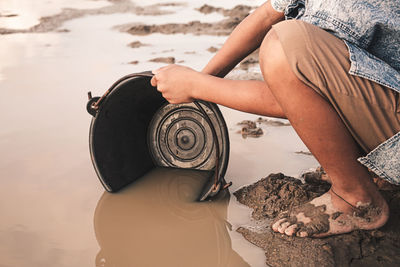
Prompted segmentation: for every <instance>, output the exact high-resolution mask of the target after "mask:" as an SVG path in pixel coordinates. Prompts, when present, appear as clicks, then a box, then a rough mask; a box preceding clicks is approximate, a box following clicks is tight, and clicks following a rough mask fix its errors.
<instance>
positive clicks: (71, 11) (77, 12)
mask: <svg viewBox="0 0 400 267" xmlns="http://www.w3.org/2000/svg"><path fill="white" fill-rule="evenodd" d="M108 2H110V3H111V5H109V6H105V7H100V8H94V9H75V8H64V9H63V10H62V11H61V12H60V13H58V14H55V15H51V16H46V17H42V18H40V20H39V23H38V24H36V25H34V26H32V27H30V28H27V29H9V28H0V34H13V33H42V32H51V31H56V30H57V29H58V28H59V27H60V26H61V25H62V24H63V23H64V22H66V21H69V20H72V19H76V18H81V17H84V16H89V15H108V14H115V13H133V14H136V15H153V16H157V15H164V14H170V13H172V12H171V11H165V10H162V9H161V7H163V6H170V5H177V6H178V5H183V4H180V3H166V4H155V5H149V6H138V5H136V4H134V3H132V2H131V1H130V0H108Z"/></svg>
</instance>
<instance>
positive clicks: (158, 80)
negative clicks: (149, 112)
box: [151, 2, 285, 118]
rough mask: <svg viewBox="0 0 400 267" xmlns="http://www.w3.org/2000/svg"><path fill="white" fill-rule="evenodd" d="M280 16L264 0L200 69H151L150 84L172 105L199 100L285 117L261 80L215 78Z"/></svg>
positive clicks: (257, 41)
mask: <svg viewBox="0 0 400 267" xmlns="http://www.w3.org/2000/svg"><path fill="white" fill-rule="evenodd" d="M282 19H283V13H281V12H277V11H275V10H274V9H273V8H272V6H271V4H270V3H269V2H267V3H265V4H264V5H262V6H261V7H259V8H257V9H256V10H255V11H254V12H253V13H252V14H251V15H249V16H248V17H247V18H246V19H245V20H243V21H242V22H241V23H240V24H239V25H238V26H237V27H236V29H235V30H234V31H233V32H232V34H231V35H230V37H229V38H228V40H227V41H226V43H225V44H224V45H223V47H222V48H221V49H220V51H219V52H218V53H217V54H216V55H215V56H214V57H213V58H212V59H211V61H210V62H209V63H208V64H207V66H206V67H205V68H204V70H203V71H202V72H197V71H194V70H192V69H190V68H187V67H183V66H179V65H169V66H165V67H162V68H160V69H158V70H155V71H153V73H154V74H155V76H154V77H153V78H152V80H151V84H152V85H153V86H157V90H158V91H160V92H161V93H162V95H163V97H164V98H166V99H167V100H168V101H169V102H170V103H172V104H178V103H185V102H191V101H193V100H194V99H201V100H205V101H210V102H214V103H217V104H221V105H224V106H227V107H230V108H233V109H237V110H241V111H244V112H249V113H255V114H260V115H266V116H272V117H280V118H285V115H284V114H283V112H282V110H281V108H280V106H279V104H277V102H276V100H275V98H274V96H273V95H272V93H271V91H270V90H269V89H268V88H267V85H266V83H265V82H263V81H233V80H227V79H222V78H219V77H223V76H225V75H226V74H227V73H228V72H229V71H230V70H231V69H232V68H234V67H235V65H236V64H237V63H238V62H240V61H241V60H242V59H243V58H244V57H245V56H247V55H248V54H249V53H251V52H252V51H254V50H255V49H256V48H257V47H259V46H260V44H261V42H262V41H263V39H264V37H265V35H266V34H267V32H268V31H269V30H270V29H271V26H272V25H273V24H274V23H276V22H278V21H280V20H282ZM215 76H218V77H215Z"/></svg>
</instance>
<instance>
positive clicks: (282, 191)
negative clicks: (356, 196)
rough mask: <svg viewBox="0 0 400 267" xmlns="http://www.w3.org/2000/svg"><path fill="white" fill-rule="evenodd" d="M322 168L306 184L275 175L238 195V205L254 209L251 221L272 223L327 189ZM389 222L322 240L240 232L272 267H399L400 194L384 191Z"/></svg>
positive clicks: (269, 232) (307, 176)
mask: <svg viewBox="0 0 400 267" xmlns="http://www.w3.org/2000/svg"><path fill="white" fill-rule="evenodd" d="M325 176H326V174H325V173H324V172H323V170H322V169H318V170H317V171H316V172H308V173H305V174H303V175H302V179H303V180H305V181H306V183H302V182H301V181H300V180H299V179H295V178H293V177H288V176H285V175H283V174H281V173H280V174H271V175H269V176H268V177H266V178H264V179H261V180H260V181H258V182H256V183H254V184H252V185H249V186H246V187H243V188H241V189H239V190H238V191H236V192H234V195H235V196H236V198H237V199H238V201H239V202H240V203H242V204H244V205H247V206H249V207H250V208H252V209H253V214H252V216H253V218H254V219H256V220H260V221H265V219H274V218H275V217H276V216H277V215H278V213H280V212H281V211H285V210H287V209H290V208H292V207H296V206H298V205H301V204H303V203H305V202H308V201H310V200H311V199H313V198H315V197H317V196H319V195H322V194H323V193H324V192H326V191H327V190H329V188H330V184H329V183H327V182H325V181H324V180H323V179H325V178H326V177H325ZM382 195H383V196H384V197H385V199H386V200H387V202H388V204H389V206H390V211H391V217H390V218H389V221H388V222H387V224H386V225H385V226H383V227H382V228H380V229H378V230H372V231H364V230H357V231H353V232H351V233H348V234H342V235H338V236H332V237H327V238H323V239H316V238H315V239H314V238H300V237H289V236H286V235H282V234H279V233H274V232H273V231H272V230H271V229H270V228H269V227H268V225H266V227H265V229H264V230H263V231H261V232H260V231H257V232H255V231H253V230H251V229H247V228H244V227H240V228H238V229H237V231H238V232H239V233H241V234H242V235H243V236H244V237H245V238H246V239H247V240H248V241H249V242H251V243H253V244H255V245H256V246H258V247H260V248H262V249H263V250H264V251H265V256H266V263H267V264H268V265H270V266H378V265H382V266H398V262H399V261H400V229H399V224H400V191H398V190H392V191H382Z"/></svg>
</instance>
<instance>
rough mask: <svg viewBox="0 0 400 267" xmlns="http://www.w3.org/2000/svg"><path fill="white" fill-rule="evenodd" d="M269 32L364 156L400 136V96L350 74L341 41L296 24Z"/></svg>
mask: <svg viewBox="0 0 400 267" xmlns="http://www.w3.org/2000/svg"><path fill="white" fill-rule="evenodd" d="M273 28H274V30H275V32H276V33H277V35H278V37H279V40H280V42H281V44H282V47H283V49H284V51H285V54H286V56H287V59H288V62H289V64H290V66H291V68H292V70H293V71H294V73H295V74H296V76H297V77H298V78H299V79H300V80H301V81H302V82H304V83H305V84H306V85H308V86H309V87H311V88H313V89H314V90H315V91H316V92H317V93H319V94H320V95H321V96H322V97H323V98H325V99H326V100H327V101H328V102H329V103H330V104H331V105H332V106H333V107H334V108H335V110H336V111H337V113H338V114H339V116H340V118H341V119H342V121H343V123H344V124H345V125H346V127H347V129H348V130H349V131H350V133H351V134H352V136H353V137H354V139H355V140H356V142H357V143H358V144H359V145H360V147H361V148H362V149H363V150H364V151H365V152H369V151H371V150H372V149H374V148H375V147H376V146H378V145H379V144H380V143H382V142H383V141H385V140H387V139H388V138H390V137H391V136H393V135H394V134H395V133H397V132H399V131H400V106H399V93H397V92H395V91H393V90H391V89H389V88H386V87H384V86H382V85H379V84H377V83H375V82H372V81H370V80H368V79H364V78H361V77H358V76H354V75H351V74H349V69H350V60H349V53H348V49H347V46H346V44H345V43H344V42H343V41H342V40H340V39H338V38H337V37H335V36H334V35H332V34H330V33H329V32H327V31H324V30H322V29H320V28H318V27H317V26H314V25H311V24H308V23H305V22H303V21H298V20H290V21H284V22H281V23H278V24H276V25H275V26H273Z"/></svg>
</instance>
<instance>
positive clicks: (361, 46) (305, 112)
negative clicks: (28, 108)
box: [151, 0, 400, 237]
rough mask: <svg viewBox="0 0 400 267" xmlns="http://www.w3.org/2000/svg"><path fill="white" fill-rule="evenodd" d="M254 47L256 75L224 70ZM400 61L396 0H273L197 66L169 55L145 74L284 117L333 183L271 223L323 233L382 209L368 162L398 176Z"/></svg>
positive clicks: (176, 88) (170, 87)
mask: <svg viewBox="0 0 400 267" xmlns="http://www.w3.org/2000/svg"><path fill="white" fill-rule="evenodd" d="M257 48H259V61H260V68H261V72H262V75H263V78H264V80H263V81H253V80H251V81H241V80H240V81H236V80H228V79H224V78H223V77H224V76H225V75H226V74H227V73H229V72H230V71H231V70H232V69H233V68H234V67H235V65H236V64H238V63H239V62H240V61H241V60H242V59H243V58H245V57H246V56H247V55H248V54H250V53H251V52H253V51H255V49H257ZM399 71H400V3H399V1H393V0H382V1H377V0H348V1H334V0H324V1H322V0H308V1H303V0H271V1H268V2H266V3H264V4H263V5H261V6H259V7H258V8H257V9H255V11H254V12H252V13H251V14H250V15H249V16H247V17H246V18H245V19H244V20H243V21H242V22H241V23H240V24H239V25H238V26H237V27H236V28H235V29H234V30H233V32H232V33H231V35H230V36H229V37H228V39H227V40H226V42H225V43H224V45H223V46H222V48H221V49H220V50H219V51H218V53H216V54H215V56H214V57H213V58H212V59H211V60H210V61H209V62H208V64H207V65H206V66H205V68H204V69H203V70H202V71H201V72H197V71H195V70H193V69H191V68H188V67H184V66H178V65H169V66H165V67H162V68H160V69H158V70H155V71H153V73H154V77H153V78H152V80H151V83H152V85H153V86H157V89H158V90H159V91H160V92H161V93H162V95H163V96H164V97H165V98H166V99H167V100H168V101H169V102H170V103H184V102H191V101H193V100H194V99H201V100H205V101H211V102H215V103H218V104H221V105H224V106H227V107H230V108H234V109H237V110H241V111H244V112H250V113H255V114H260V115H265V116H270V117H276V118H286V119H288V120H289V121H290V123H291V125H292V126H293V128H294V129H295V131H296V132H297V134H298V135H299V136H300V138H301V139H302V140H303V142H304V143H305V145H306V146H307V147H308V148H309V150H310V151H311V152H312V154H313V155H314V156H315V157H316V159H317V160H318V161H319V163H320V164H321V166H322V167H323V169H324V170H325V171H326V173H327V175H328V176H329V179H330V183H331V189H330V190H329V191H328V192H327V193H325V194H323V195H321V196H320V197H317V198H315V199H313V200H311V201H310V202H308V203H306V204H304V205H301V206H298V207H295V208H293V209H291V210H289V211H286V212H283V213H282V214H280V215H279V216H278V219H277V220H276V221H275V222H273V223H272V226H271V227H272V229H273V230H274V231H275V232H280V233H282V234H286V235H288V236H292V235H296V236H300V237H324V236H329V235H335V234H341V233H347V232H350V231H353V230H355V229H376V228H379V227H381V226H383V225H384V224H385V223H386V221H387V220H388V218H389V208H388V205H387V203H386V201H385V199H384V198H383V197H382V195H381V194H380V193H379V190H378V188H377V187H376V185H375V184H374V182H373V180H372V178H371V175H370V172H369V170H368V168H369V169H370V170H372V171H374V172H375V173H376V174H377V175H379V176H380V177H381V178H383V179H385V180H387V181H389V182H390V183H393V184H399V183H400V142H399V140H400V99H399V91H400V73H399ZM367 154H368V155H367ZM365 155H366V156H365ZM360 162H361V163H362V164H364V165H362V164H361V163H360ZM365 166H367V167H368V168H367V167H365Z"/></svg>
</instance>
